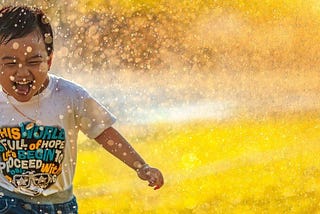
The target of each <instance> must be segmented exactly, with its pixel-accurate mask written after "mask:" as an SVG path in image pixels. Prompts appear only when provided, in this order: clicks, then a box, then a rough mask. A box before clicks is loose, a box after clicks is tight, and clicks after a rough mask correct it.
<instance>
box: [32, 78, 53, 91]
mask: <svg viewBox="0 0 320 214" xmlns="http://www.w3.org/2000/svg"><path fill="white" fill-rule="evenodd" d="M49 79H50V78H49V75H48V76H47V78H46V80H45V81H44V83H43V86H42V87H41V88H40V89H39V90H38V92H37V93H35V95H38V94H40V93H41V92H42V91H43V90H44V89H46V88H47V87H48V85H49V81H50V80H49ZM35 95H34V96H35Z"/></svg>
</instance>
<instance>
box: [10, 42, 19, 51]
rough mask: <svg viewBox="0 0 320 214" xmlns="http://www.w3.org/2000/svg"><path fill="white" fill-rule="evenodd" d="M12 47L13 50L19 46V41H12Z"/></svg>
mask: <svg viewBox="0 0 320 214" xmlns="http://www.w3.org/2000/svg"><path fill="white" fill-rule="evenodd" d="M12 48H13V49H15V50H17V49H18V48H19V43H18V42H14V43H13V44H12Z"/></svg>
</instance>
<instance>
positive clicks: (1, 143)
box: [0, 123, 65, 196]
mask: <svg viewBox="0 0 320 214" xmlns="http://www.w3.org/2000/svg"><path fill="white" fill-rule="evenodd" d="M64 148H65V131H64V129H61V128H58V127H53V126H39V125H37V124H31V123H21V124H20V125H19V127H6V128H0V170H1V171H2V174H3V175H4V176H5V177H6V179H7V180H8V181H9V182H10V183H11V184H12V185H14V187H15V191H19V192H21V193H23V194H26V195H31V196H36V195H39V194H41V193H42V192H43V190H45V189H47V188H49V187H50V186H51V185H52V184H54V183H55V182H56V180H57V177H58V176H59V175H60V174H61V171H62V161H63V158H64Z"/></svg>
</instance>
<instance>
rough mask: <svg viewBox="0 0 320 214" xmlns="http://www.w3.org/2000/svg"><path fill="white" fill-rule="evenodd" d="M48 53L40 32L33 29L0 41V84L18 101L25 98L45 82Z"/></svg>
mask: <svg viewBox="0 0 320 214" xmlns="http://www.w3.org/2000/svg"><path fill="white" fill-rule="evenodd" d="M51 59H52V56H48V54H47V52H46V47H45V44H44V41H43V39H42V37H41V35H40V34H39V33H38V32H37V31H34V32H32V33H30V34H28V35H27V36H25V37H22V38H17V39H13V40H10V41H9V42H8V43H7V44H1V45H0V84H1V85H2V89H3V90H4V91H5V92H6V93H8V94H9V95H11V96H13V97H14V98H15V99H16V100H18V101H20V102H26V101H29V100H30V99H31V98H32V97H33V96H34V95H35V94H37V93H38V92H41V91H42V90H43V89H44V88H45V87H46V86H47V85H48V82H49V79H48V70H49V68H50V65H51Z"/></svg>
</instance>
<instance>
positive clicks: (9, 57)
mask: <svg viewBox="0 0 320 214" xmlns="http://www.w3.org/2000/svg"><path fill="white" fill-rule="evenodd" d="M1 59H2V60H6V59H8V60H13V59H16V57H14V56H4V57H2V58H1Z"/></svg>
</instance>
